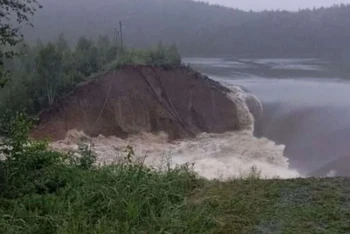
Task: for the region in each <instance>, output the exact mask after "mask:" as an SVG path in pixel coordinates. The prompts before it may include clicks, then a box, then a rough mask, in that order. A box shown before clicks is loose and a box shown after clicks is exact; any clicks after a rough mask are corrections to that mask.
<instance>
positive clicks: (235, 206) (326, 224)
mask: <svg viewBox="0 0 350 234" xmlns="http://www.w3.org/2000/svg"><path fill="white" fill-rule="evenodd" d="M6 123H7V124H6V125H5V126H2V129H3V132H5V133H6V134H7V138H6V140H5V141H4V143H3V145H2V147H1V149H2V150H1V151H2V154H3V155H4V156H5V160H4V161H2V162H1V164H0V168H1V169H0V233H11V234H16V233H36V234H41V233H42V234H44V233H45V234H46V233H47V234H52V233H59V234H68V233H70V234H76V233H84V234H85V233H101V234H102V233H103V234H104V233H332V234H333V233H348V232H350V180H349V179H344V178H333V179H295V180H260V179H259V178H257V176H256V175H257V174H252V175H251V177H250V178H248V179H245V180H243V179H236V180H232V181H228V182H220V181H207V180H204V179H200V178H198V177H197V176H196V175H195V173H193V172H192V171H191V169H190V168H188V167H187V166H183V167H180V168H177V169H168V170H167V171H163V172H160V171H157V170H153V169H148V168H145V167H143V166H142V165H133V164H132V163H131V161H130V156H132V154H130V152H129V153H127V155H126V159H127V160H126V163H125V164H120V165H115V166H106V167H102V168H97V167H95V166H93V162H94V160H95V156H94V155H93V153H92V152H91V151H90V148H89V147H84V145H82V147H81V148H80V151H79V152H78V154H74V153H71V154H69V155H62V154H60V153H56V152H51V151H49V150H48V149H47V145H46V144H45V142H36V141H33V140H30V139H28V137H27V134H28V130H29V127H30V121H28V120H27V119H26V117H25V116H24V115H23V114H17V115H16V117H15V118H11V119H10V120H8V121H6ZM85 146H86V145H85ZM77 155H79V157H78V156H77Z"/></svg>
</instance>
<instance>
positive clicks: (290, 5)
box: [204, 0, 350, 10]
mask: <svg viewBox="0 0 350 234" xmlns="http://www.w3.org/2000/svg"><path fill="white" fill-rule="evenodd" d="M204 1H205V2H209V3H217V4H220V5H226V6H230V7H234V8H239V9H243V10H251V9H252V10H264V9H286V10H298V9H300V8H312V7H314V6H317V7H320V6H331V5H333V4H339V3H350V0H204Z"/></svg>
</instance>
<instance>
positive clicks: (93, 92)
mask: <svg viewBox="0 0 350 234" xmlns="http://www.w3.org/2000/svg"><path fill="white" fill-rule="evenodd" d="M230 92H231V91H230V90H229V89H227V88H226V87H224V86H222V85H221V84H219V83H217V82H215V81H213V80H210V79H209V78H208V77H206V76H204V75H202V74H200V73H198V72H196V71H194V70H192V69H189V68H187V67H184V66H176V67H171V66H170V67H167V68H162V67H155V66H150V65H148V66H141V65H139V66H131V65H129V66H123V67H121V68H117V69H112V70H110V71H109V72H107V73H105V74H103V75H101V76H99V77H96V78H95V79H94V80H92V81H90V82H87V83H85V84H81V85H79V86H78V87H77V88H76V89H75V90H74V91H73V92H72V93H70V94H69V95H67V97H65V98H62V100H60V101H57V102H56V103H54V104H53V105H52V106H50V107H49V108H48V109H47V110H45V111H43V112H42V113H41V114H40V124H39V126H38V127H37V128H36V129H35V131H34V134H33V136H36V137H39V138H45V137H50V138H52V140H62V139H64V138H65V136H66V134H67V132H68V131H70V130H74V129H76V130H79V131H84V132H85V133H86V134H88V135H90V136H95V137H96V136H99V135H103V136H116V137H121V138H125V137H127V136H129V135H132V134H138V133H141V132H150V133H158V132H165V133H167V134H168V135H169V137H170V139H179V138H188V137H194V136H196V135H198V134H199V133H202V132H208V133H223V132H226V131H234V130H241V129H245V128H246V127H247V126H245V124H244V123H242V122H241V121H242V120H241V119H240V116H242V115H244V114H242V113H241V112H243V110H241V109H240V108H239V105H238V104H237V103H236V102H235V101H232V100H231V99H230V98H229V97H228V95H229V93H230ZM253 104H254V103H253ZM244 116H245V115H244ZM244 122H249V120H248V119H245V120H244ZM249 124H251V122H249V123H248V124H247V125H249Z"/></svg>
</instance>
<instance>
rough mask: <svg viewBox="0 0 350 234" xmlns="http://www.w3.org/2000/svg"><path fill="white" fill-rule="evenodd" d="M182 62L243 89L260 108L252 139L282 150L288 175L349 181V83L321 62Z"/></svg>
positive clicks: (306, 60) (203, 60) (280, 60)
mask: <svg viewBox="0 0 350 234" xmlns="http://www.w3.org/2000/svg"><path fill="white" fill-rule="evenodd" d="M187 62H189V63H191V64H193V66H194V67H195V68H197V69H199V70H201V71H203V72H205V73H207V74H208V75H209V76H210V77H211V78H214V79H216V80H218V81H220V82H222V83H224V84H226V85H233V84H234V85H239V86H241V87H243V88H244V89H246V90H248V91H249V92H252V93H253V94H254V95H256V96H257V97H258V98H259V99H260V100H261V101H262V102H263V106H264V114H263V118H261V119H260V120H258V121H257V122H256V128H255V135H256V136H258V137H262V136H263V137H267V138H268V139H270V140H273V141H274V142H276V143H277V144H284V145H286V148H285V151H284V155H285V156H286V157H288V158H289V160H290V166H291V167H292V168H293V169H296V170H298V171H300V172H301V173H302V174H305V175H317V176H326V175H333V176H336V175H339V176H340V175H343V176H349V175H350V147H349V139H350V101H349V100H350V83H349V82H348V81H346V80H342V79H341V77H339V78H336V77H334V76H335V75H334V76H333V75H332V74H333V71H331V70H329V68H328V67H329V66H327V64H328V62H327V61H320V60H317V59H259V60H257V59H244V60H237V59H236V60H234V62H235V63H232V60H230V59H213V60H212V59H199V60H197V61H196V59H194V58H191V59H188V60H187ZM218 67H226V68H225V69H223V68H221V69H218ZM327 76H329V78H327ZM269 77H270V78H269Z"/></svg>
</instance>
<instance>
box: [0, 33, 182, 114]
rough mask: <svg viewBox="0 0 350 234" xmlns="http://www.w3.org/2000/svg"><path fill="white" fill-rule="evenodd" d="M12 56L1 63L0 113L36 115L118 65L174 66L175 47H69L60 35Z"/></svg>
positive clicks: (101, 41)
mask: <svg viewBox="0 0 350 234" xmlns="http://www.w3.org/2000/svg"><path fill="white" fill-rule="evenodd" d="M13 51H14V52H15V53H16V54H17V56H15V57H12V58H10V59H5V61H4V67H5V68H6V70H7V71H8V72H9V75H8V76H9V79H8V81H7V82H6V85H5V87H3V88H2V89H0V90H1V92H0V113H5V111H7V112H9V114H11V113H14V112H17V111H22V110H25V111H26V113H28V114H37V113H39V112H40V111H41V110H43V109H45V108H47V107H48V106H50V105H52V104H53V103H54V102H55V101H56V100H57V99H60V98H62V97H64V96H65V95H66V94H68V93H69V92H70V91H72V90H73V89H74V88H75V86H76V85H77V84H78V83H80V82H83V81H86V80H89V79H93V78H95V77H96V76H98V75H99V74H101V73H104V72H107V71H109V70H111V69H113V68H116V67H118V66H123V65H130V64H132V65H154V66H168V65H171V66H173V65H175V66H176V65H180V64H181V57H180V54H179V52H178V50H177V47H176V46H175V45H172V46H167V45H163V44H162V43H161V42H159V43H158V45H157V46H153V47H151V48H148V49H147V50H135V49H130V48H127V47H121V45H120V39H119V43H118V41H117V40H111V39H110V38H109V37H108V36H105V35H104V36H99V37H98V39H97V40H96V41H93V40H89V39H87V38H86V37H80V38H79V40H78V42H77V44H76V45H75V46H74V47H72V48H71V47H70V46H69V44H68V41H67V40H66V39H65V37H64V35H62V34H61V35H59V36H58V38H57V39H55V40H54V41H53V42H49V43H47V44H43V43H41V42H38V43H37V44H36V45H34V46H30V45H28V44H25V43H20V44H18V45H17V46H16V47H15V48H14V50H13Z"/></svg>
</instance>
